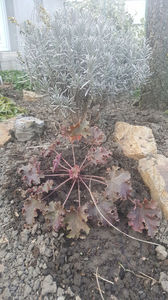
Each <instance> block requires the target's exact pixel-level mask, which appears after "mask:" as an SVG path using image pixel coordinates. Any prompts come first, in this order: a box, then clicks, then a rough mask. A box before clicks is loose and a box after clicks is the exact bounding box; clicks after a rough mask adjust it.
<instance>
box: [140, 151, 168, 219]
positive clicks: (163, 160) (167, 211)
mask: <svg viewBox="0 0 168 300" xmlns="http://www.w3.org/2000/svg"><path fill="white" fill-rule="evenodd" d="M138 171H139V173H140V174H141V176H142V178H143V181H144V183H145V184H146V186H147V187H148V188H149V189H150V193H151V198H152V199H153V200H155V201H157V202H158V203H159V204H160V207H161V208H162V210H163V212H164V215H165V217H166V219H168V175H167V174H168V158H167V157H165V156H164V155H160V154H157V155H155V156H154V157H151V158H142V159H140V160H139V165H138Z"/></svg>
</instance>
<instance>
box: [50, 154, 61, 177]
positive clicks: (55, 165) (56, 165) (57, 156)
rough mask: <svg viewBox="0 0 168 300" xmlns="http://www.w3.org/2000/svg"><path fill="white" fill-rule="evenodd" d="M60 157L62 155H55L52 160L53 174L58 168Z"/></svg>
mask: <svg viewBox="0 0 168 300" xmlns="http://www.w3.org/2000/svg"><path fill="white" fill-rule="evenodd" d="M61 155H62V154H61V153H60V154H57V155H56V157H55V159H54V160H53V167H52V172H53V173H54V172H55V171H56V170H57V169H58V166H59V164H60V160H61Z"/></svg>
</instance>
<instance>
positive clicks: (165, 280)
mask: <svg viewBox="0 0 168 300" xmlns="http://www.w3.org/2000/svg"><path fill="white" fill-rule="evenodd" d="M159 282H160V284H161V286H162V289H163V290H164V291H165V292H167V293H168V275H167V274H166V273H165V272H161V273H160V278H159Z"/></svg>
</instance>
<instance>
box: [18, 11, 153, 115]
mask: <svg viewBox="0 0 168 300" xmlns="http://www.w3.org/2000/svg"><path fill="white" fill-rule="evenodd" d="M123 14H124V13H122V15H121V16H120V19H119V20H118V19H117V16H116V14H115V13H114V14H112V15H111V16H110V17H108V18H107V16H106V15H105V14H103V13H101V11H100V13H99V15H98V16H97V15H94V14H93V13H92V12H90V11H89V10H86V9H78V8H72V7H70V8H66V9H65V10H63V11H57V12H56V13H55V15H54V16H53V17H51V16H49V15H48V14H47V12H46V11H45V10H44V9H43V8H41V9H40V18H41V23H38V24H32V23H31V22H29V21H27V22H26V23H25V24H24V26H22V28H21V32H22V33H23V39H24V51H23V53H22V55H21V61H22V63H23V66H24V69H25V70H26V72H27V73H28V74H29V77H30V78H31V81H33V82H34V83H35V84H36V87H37V88H38V90H40V92H42V93H45V94H48V95H49V97H50V99H51V101H52V103H53V104H55V105H58V106H60V107H61V108H62V109H63V108H65V109H73V110H75V109H76V108H78V109H79V110H82V109H83V108H85V107H86V106H87V104H88V102H89V101H93V100H94V101H96V102H101V103H102V101H103V99H106V100H107V99H108V98H110V97H111V96H114V95H117V94H119V93H121V92H124V91H130V90H131V89H134V88H135V87H136V88H138V87H139V86H140V85H141V84H142V83H144V81H145V80H146V79H147V78H148V76H149V74H150V72H149V66H148V59H149V57H150V49H149V47H148V45H147V44H146V43H145V40H144V38H141V39H140V38H138V37H137V36H136V34H135V28H134V27H132V25H131V22H129V21H128V18H126V17H124V15H123ZM119 25H120V26H119Z"/></svg>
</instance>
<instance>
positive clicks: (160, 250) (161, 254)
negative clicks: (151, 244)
mask: <svg viewBox="0 0 168 300" xmlns="http://www.w3.org/2000/svg"><path fill="white" fill-rule="evenodd" d="M155 250H156V253H157V254H156V256H157V258H158V259H159V260H165V259H166V257H167V251H166V248H165V247H164V246H162V245H160V246H157V247H156V249H155Z"/></svg>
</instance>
